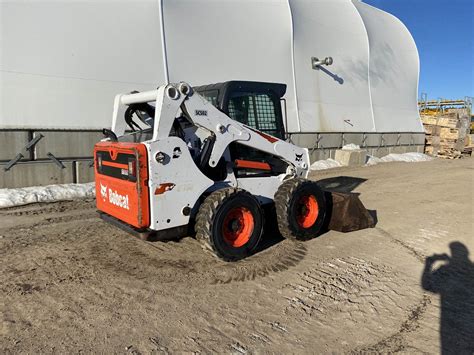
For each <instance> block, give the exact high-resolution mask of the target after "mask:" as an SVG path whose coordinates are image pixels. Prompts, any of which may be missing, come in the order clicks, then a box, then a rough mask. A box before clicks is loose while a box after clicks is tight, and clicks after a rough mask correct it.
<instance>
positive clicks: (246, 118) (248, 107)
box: [228, 93, 282, 138]
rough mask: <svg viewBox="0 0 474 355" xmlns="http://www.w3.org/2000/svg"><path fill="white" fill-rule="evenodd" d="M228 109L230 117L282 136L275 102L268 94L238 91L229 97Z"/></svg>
mask: <svg viewBox="0 0 474 355" xmlns="http://www.w3.org/2000/svg"><path fill="white" fill-rule="evenodd" d="M228 111H229V116H230V117H231V118H232V119H234V120H236V121H239V122H241V123H243V124H246V125H248V126H250V127H252V128H255V129H258V130H259V131H262V132H265V133H267V134H270V135H272V136H275V137H278V138H282V137H280V136H281V133H280V129H279V127H278V124H277V113H276V112H275V104H274V102H273V101H272V99H271V98H270V97H269V96H268V95H266V94H260V95H254V94H246V93H238V94H236V95H235V96H234V97H232V98H231V99H230V101H229V105H228Z"/></svg>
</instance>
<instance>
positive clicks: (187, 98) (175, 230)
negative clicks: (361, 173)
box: [94, 81, 326, 261]
mask: <svg viewBox="0 0 474 355" xmlns="http://www.w3.org/2000/svg"><path fill="white" fill-rule="evenodd" d="M285 91H286V86H285V85H283V84H270V83H258V82H243V81H240V82H239V81H230V82H226V83H221V84H215V85H207V86H202V87H197V88H192V87H191V86H190V85H189V84H186V83H184V82H182V83H179V84H169V85H166V86H161V87H159V88H158V89H157V90H153V91H148V92H133V93H131V94H124V95H117V96H116V98H115V104H114V112H113V123H112V129H111V130H108V129H104V134H105V135H106V137H107V138H106V139H104V140H102V141H101V142H99V143H97V144H96V145H95V149H94V157H95V180H96V196H97V208H98V210H99V212H100V214H101V217H102V218H103V219H104V220H107V221H108V222H111V223H113V224H115V225H118V226H119V227H121V228H122V229H125V230H128V231H129V232H131V233H133V234H135V235H139V236H141V237H142V238H143V239H146V240H165V239H170V238H174V237H178V236H180V235H185V234H187V233H188V231H189V227H190V226H194V230H195V232H196V238H197V239H198V240H199V241H200V242H201V243H203V245H204V246H205V247H206V248H208V249H210V250H211V251H213V252H214V253H215V254H216V255H217V256H218V257H220V258H222V259H223V260H226V261H235V260H239V259H242V258H245V257H247V256H248V255H251V254H252V253H253V252H255V250H256V248H257V246H258V244H259V242H260V239H261V238H262V233H263V226H264V212H263V211H264V210H270V211H273V212H272V213H273V214H275V211H276V219H277V221H278V229H279V231H280V233H281V234H282V235H283V236H284V237H285V238H291V239H299V240H307V239H310V238H312V237H315V236H317V235H318V233H320V230H321V228H322V225H323V222H324V218H325V213H326V202H325V197H324V193H323V191H322V190H321V189H320V188H319V187H318V185H317V184H316V183H314V182H312V181H309V180H306V177H307V175H308V170H309V155H308V150H307V149H303V148H300V147H297V146H295V145H293V144H290V143H288V142H285V140H284V126H283V119H282V108H281V107H282V104H281V98H282V97H283V95H284V93H285ZM122 113H123V116H124V118H123V119H119V116H122ZM127 125H128V127H126V126H127ZM272 204H274V205H275V208H270V209H267V208H264V207H265V206H266V205H267V206H272ZM267 217H269V216H268V215H267ZM271 217H275V216H271Z"/></svg>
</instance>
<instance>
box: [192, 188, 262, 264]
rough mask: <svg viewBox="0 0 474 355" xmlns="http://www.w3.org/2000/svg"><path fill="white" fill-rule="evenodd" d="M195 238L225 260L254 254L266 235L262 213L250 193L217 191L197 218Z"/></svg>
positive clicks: (206, 201) (204, 203) (209, 197)
mask: <svg viewBox="0 0 474 355" xmlns="http://www.w3.org/2000/svg"><path fill="white" fill-rule="evenodd" d="M195 231H196V239H197V240H199V241H200V242H201V243H202V244H203V246H204V247H205V248H206V249H209V250H211V251H213V252H214V254H216V255H217V256H218V257H219V258H221V259H223V260H225V261H236V260H240V259H243V258H246V257H248V256H250V255H252V254H253V253H254V252H255V250H256V249H257V246H258V243H259V242H260V239H261V237H262V233H263V212H262V209H261V207H260V204H259V203H258V201H257V200H256V199H255V197H253V196H252V195H251V194H250V193H248V192H247V191H244V190H240V189H235V188H225V189H222V190H218V191H214V192H213V193H211V194H210V195H209V196H208V197H207V198H206V199H205V200H204V202H203V203H202V205H201V206H200V208H199V211H198V213H197V216H196V225H195Z"/></svg>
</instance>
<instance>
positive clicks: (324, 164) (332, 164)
mask: <svg viewBox="0 0 474 355" xmlns="http://www.w3.org/2000/svg"><path fill="white" fill-rule="evenodd" d="M340 166H342V164H341V163H339V162H338V161H336V160H334V159H331V158H329V159H326V160H318V161H315V162H314V163H313V164H311V166H310V170H326V169H332V168H337V167H340Z"/></svg>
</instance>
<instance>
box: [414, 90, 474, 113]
mask: <svg viewBox="0 0 474 355" xmlns="http://www.w3.org/2000/svg"><path fill="white" fill-rule="evenodd" d="M472 99H473V98H472V97H470V96H466V97H465V98H464V99H461V100H447V99H442V98H439V99H438V100H428V95H427V94H426V93H422V94H421V97H420V100H418V108H419V110H420V114H423V115H439V114H443V113H445V112H446V111H449V110H450V109H467V110H468V114H469V115H470V116H471V117H472Z"/></svg>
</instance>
